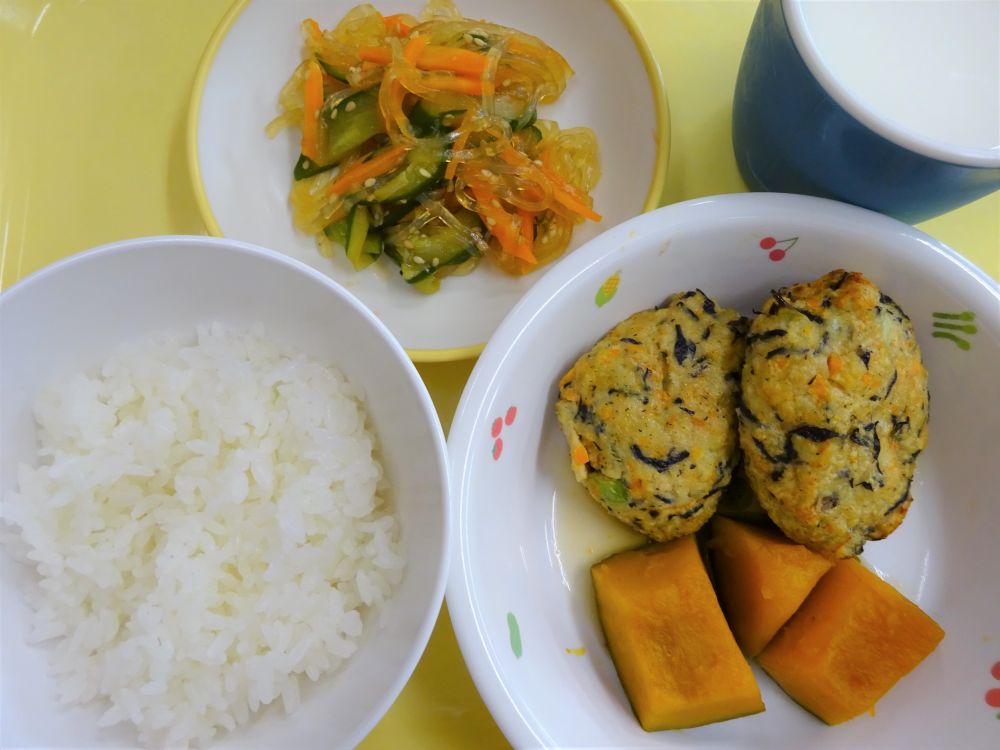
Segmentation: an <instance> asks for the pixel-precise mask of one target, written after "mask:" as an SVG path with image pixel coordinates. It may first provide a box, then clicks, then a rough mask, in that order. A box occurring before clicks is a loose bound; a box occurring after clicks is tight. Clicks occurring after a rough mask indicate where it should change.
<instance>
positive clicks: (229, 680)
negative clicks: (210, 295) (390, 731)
mask: <svg viewBox="0 0 1000 750" xmlns="http://www.w3.org/2000/svg"><path fill="white" fill-rule="evenodd" d="M35 417H36V420H37V422H38V427H39V442H40V450H39V459H40V461H39V464H38V465H37V466H35V467H32V466H28V465H25V464H21V465H20V467H19V471H18V485H19V491H18V492H15V493H11V494H10V495H9V496H8V497H7V498H5V502H4V504H3V508H2V514H3V517H4V520H5V521H6V522H7V523H8V524H11V525H12V526H13V527H14V528H15V529H16V530H17V531H18V537H19V539H18V541H20V542H21V543H22V544H21V547H22V549H21V554H22V555H23V556H24V559H26V560H27V561H29V562H30V563H31V564H32V565H33V566H34V567H35V569H36V570H37V573H38V576H39V582H38V588H37V590H36V591H34V592H30V600H31V603H32V606H33V608H34V609H35V611H36V618H35V621H34V623H33V632H32V640H34V641H39V642H40V641H50V642H51V643H52V645H53V651H52V657H51V665H52V673H53V675H55V676H57V677H58V682H57V686H58V692H59V700H60V702H61V703H64V704H68V703H77V702H88V701H91V700H93V699H95V698H97V699H99V700H100V702H101V703H102V704H103V708H104V713H103V716H102V717H101V719H100V724H101V725H102V726H109V725H113V724H116V723H119V722H130V723H131V724H133V725H135V727H136V729H137V730H138V737H139V740H140V742H141V743H142V744H144V745H165V746H169V747H177V746H184V745H187V744H188V743H191V742H197V743H205V742H207V741H209V740H210V739H212V737H213V736H215V735H216V733H217V732H218V731H219V730H222V729H227V730H228V729H233V728H234V727H236V726H237V725H238V724H242V723H244V722H246V721H247V720H248V718H249V717H250V715H251V714H252V713H254V712H255V711H257V710H258V709H259V708H260V707H261V706H262V705H267V704H269V703H271V702H272V701H275V700H277V699H280V701H281V703H282V704H283V706H284V709H285V711H286V712H290V711H293V710H294V709H295V708H296V707H297V705H298V703H299V690H300V679H301V678H303V677H305V678H307V679H309V680H313V681H315V680H317V679H319V678H320V677H322V676H323V675H324V674H327V673H329V672H331V671H333V670H336V669H337V667H338V665H340V663H341V662H342V661H343V660H345V659H348V658H350V656H351V655H352V654H353V653H354V652H355V651H356V649H357V648H358V644H359V641H360V640H361V638H362V637H363V635H364V631H365V628H366V623H370V622H371V620H372V617H373V615H374V614H375V613H376V612H377V611H378V609H379V607H380V606H381V605H382V603H383V602H384V601H385V600H386V599H387V598H388V597H389V596H391V593H392V589H393V586H394V585H395V584H397V583H398V582H399V580H400V578H401V575H402V571H403V567H404V558H403V554H402V550H401V548H400V543H399V539H398V537H399V524H398V520H397V519H396V518H395V516H394V515H393V512H392V509H390V508H388V507H386V503H385V501H384V500H383V498H384V496H385V493H384V490H385V489H386V488H385V482H384V479H383V472H382V468H381V466H380V464H379V461H378V460H377V458H376V450H377V449H376V443H375V438H374V436H373V434H372V432H371V431H370V430H369V429H368V427H367V425H366V420H367V416H366V411H365V407H364V405H363V404H362V403H361V401H360V394H359V393H357V392H356V391H355V390H354V389H353V388H352V386H351V385H350V383H349V382H348V381H347V380H346V379H345V378H344V377H343V375H342V374H340V373H339V372H338V371H337V370H336V369H334V368H333V367H331V366H329V365H327V364H325V363H322V362H320V361H318V360H317V359H315V358H312V357H308V356H305V355H302V354H290V353H288V352H285V351H282V349H281V348H280V347H279V346H278V345H277V344H276V343H275V342H274V341H273V340H272V339H271V338H269V337H268V336H267V335H266V334H265V332H264V331H263V330H262V329H261V328H260V327H256V328H255V329H254V330H251V331H237V330H230V329H228V328H226V327H225V326H223V325H220V324H218V323H214V324H212V325H204V326H200V327H199V328H198V330H197V339H196V341H194V342H183V341H180V340H179V339H177V338H176V337H168V338H161V339H158V340H152V341H147V342H144V343H142V344H139V345H133V346H130V347H128V348H126V349H123V350H121V351H119V352H117V353H116V354H114V355H113V356H112V357H111V358H110V359H108V360H107V361H106V362H105V363H104V364H103V366H102V367H101V368H100V371H99V372H96V373H92V374H88V375H84V374H78V375H76V376H74V377H72V378H71V379H69V380H66V381H63V382H60V383H58V384H56V385H54V386H53V387H50V388H48V389H47V390H45V391H44V392H43V393H42V395H41V396H40V398H39V399H38V400H37V403H36V406H35Z"/></svg>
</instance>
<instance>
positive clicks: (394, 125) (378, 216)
mask: <svg viewBox="0 0 1000 750" xmlns="http://www.w3.org/2000/svg"><path fill="white" fill-rule="evenodd" d="M302 30H303V34H304V37H305V46H304V49H303V61H302V63H301V64H300V65H299V66H298V67H297V68H296V69H295V72H294V73H293V74H292V76H291V78H290V79H289V80H288V82H287V83H286V84H285V86H284V88H283V89H282V91H281V94H280V96H279V103H280V106H281V110H282V114H280V115H279V116H278V117H277V118H276V119H275V120H273V121H272V122H271V123H270V124H269V125H268V128H267V133H268V135H270V136H272V137H273V136H274V135H275V134H277V133H278V132H279V131H280V130H282V129H283V128H285V127H287V126H289V125H295V126H298V127H300V128H301V130H302V144H301V151H302V153H301V155H300V156H299V159H298V161H297V162H296V164H295V166H294V170H293V176H294V183H293V186H292V191H291V204H292V217H293V220H294V222H295V226H296V227H298V229H300V230H301V231H303V232H306V233H308V234H311V235H314V236H315V237H316V240H317V244H318V246H319V250H320V252H321V253H322V254H324V255H327V256H331V255H332V254H333V249H334V246H335V245H342V246H343V247H344V248H345V251H346V254H347V258H348V260H349V261H350V262H351V265H352V266H353V267H354V268H355V269H356V270H361V269H363V268H365V267H367V266H368V265H370V264H372V263H374V262H375V261H376V260H377V259H378V258H379V257H380V256H381V255H383V254H384V255H386V256H387V257H388V258H389V259H390V260H391V261H393V262H394V263H396V265H398V266H399V271H400V274H401V275H402V277H403V279H404V280H405V281H406V282H407V283H409V284H410V285H411V286H413V287H414V288H416V289H418V290H420V291H422V292H425V293H432V292H435V291H437V290H438V288H439V287H440V284H441V279H442V278H443V277H445V276H448V275H451V274H464V273H468V272H469V271H471V270H472V269H473V268H474V267H475V266H476V265H477V264H478V263H479V260H480V258H482V257H483V256H484V255H486V256H488V257H489V258H490V259H491V260H492V261H493V262H494V263H495V264H496V265H497V266H498V267H499V268H501V269H502V270H503V271H505V272H507V273H509V274H513V275H521V274H525V273H529V272H530V271H533V270H535V269H536V268H538V267H540V266H541V265H543V264H545V263H547V262H549V261H551V260H553V259H555V258H556V257H558V256H559V255H561V254H562V253H563V252H564V251H565V250H566V248H567V246H568V245H569V241H570V237H571V235H572V232H573V226H574V225H575V224H578V223H580V222H582V221H584V220H586V219H590V220H592V221H600V220H601V216H600V214H598V213H597V212H595V211H594V209H593V208H592V200H591V197H590V195H589V193H590V191H591V190H592V189H593V188H594V186H595V185H596V183H597V181H598V179H599V177H600V165H599V162H598V148H597V139H596V137H595V135H594V133H593V131H592V130H590V129H589V128H582V127H581V128H571V129H567V130H561V129H560V128H559V126H558V125H557V124H556V123H555V122H554V121H550V120H539V119H537V107H538V105H540V104H545V103H548V102H552V101H555V100H556V99H557V98H558V97H559V95H560V94H561V93H562V92H563V90H564V89H565V87H566V80H567V79H568V78H569V76H570V75H572V73H573V71H572V69H571V68H570V67H569V65H568V64H567V63H566V61H565V60H564V59H563V57H562V56H561V55H560V54H559V53H558V52H556V51H555V50H553V49H552V48H551V47H549V46H548V45H546V44H545V43H544V42H543V41H542V40H540V39H538V38H536V37H534V36H530V35H528V34H524V33H521V32H519V31H515V30H513V29H509V28H506V27H503V26H498V25H495V24H491V23H487V22H484V21H475V20H471V19H466V18H463V17H462V16H461V15H460V14H459V12H458V11H457V10H456V9H455V6H454V5H453V4H452V3H451V1H450V0H431V2H429V3H428V4H427V6H426V7H425V9H424V11H423V13H422V14H421V17H420V18H419V19H417V18H415V17H413V16H410V15H406V14H397V15H390V16H383V15H382V14H381V13H379V12H378V11H377V10H375V8H373V7H372V6H371V5H359V6H358V7H356V8H354V9H353V10H351V11H350V12H349V13H348V14H347V15H346V16H345V17H344V18H343V19H342V20H341V21H340V23H339V24H337V26H336V27H335V28H334V29H332V30H326V31H324V30H322V29H321V28H320V26H319V24H318V23H317V22H316V21H314V20H312V19H307V20H305V21H303V23H302Z"/></svg>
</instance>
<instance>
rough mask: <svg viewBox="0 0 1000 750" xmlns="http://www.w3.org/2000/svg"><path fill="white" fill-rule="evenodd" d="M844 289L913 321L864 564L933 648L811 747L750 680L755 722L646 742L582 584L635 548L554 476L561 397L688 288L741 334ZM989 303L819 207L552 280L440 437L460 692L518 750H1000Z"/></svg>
mask: <svg viewBox="0 0 1000 750" xmlns="http://www.w3.org/2000/svg"><path fill="white" fill-rule="evenodd" d="M835 268H846V269H850V270H856V271H862V272H864V273H865V274H867V275H868V276H869V277H871V278H872V279H873V280H874V281H875V282H876V283H877V284H879V285H880V286H881V287H882V288H883V289H884V290H885V291H886V293H887V294H889V295H890V296H892V297H893V298H894V299H895V300H896V301H898V302H899V303H900V305H901V306H902V308H903V309H904V310H905V311H907V313H908V314H909V315H910V317H911V318H912V320H913V322H914V325H915V327H916V330H917V337H918V340H919V342H920V344H921V347H922V349H923V354H924V359H925V362H926V365H927V367H928V370H929V372H930V389H931V395H932V398H931V424H930V444H929V447H928V449H927V450H926V451H925V452H924V454H923V455H922V456H921V458H920V465H919V468H918V471H917V477H916V481H915V482H914V485H913V495H914V497H915V501H914V503H913V506H912V507H911V509H910V512H909V514H908V516H907V518H906V520H905V521H904V523H903V524H902V526H901V527H900V529H899V530H898V531H897V532H896V533H894V534H893V535H892V536H890V537H889V538H888V539H886V540H885V541H881V542H871V543H869V544H868V545H867V546H866V551H865V555H864V557H865V560H866V561H867V562H868V563H869V564H870V565H871V566H872V567H873V568H875V570H876V571H877V572H878V573H879V574H880V575H882V576H883V577H885V578H886V579H888V580H889V581H890V582H891V583H892V584H893V585H895V586H896V587H897V588H898V589H899V590H900V591H902V593H903V594H904V595H906V596H908V597H909V598H910V599H912V600H914V601H916V602H917V603H918V604H919V605H920V606H921V607H922V608H923V609H924V610H925V611H927V612H928V613H929V614H930V615H931V616H932V617H934V618H935V619H936V620H937V621H938V622H939V623H940V624H941V625H942V627H943V628H944V629H945V631H946V633H947V635H946V637H945V639H944V641H943V643H942V644H941V645H940V646H939V648H938V649H937V650H936V651H935V652H934V653H933V654H932V655H931V656H930V657H929V658H928V659H927V660H926V661H925V662H924V663H923V664H921V665H920V666H919V667H918V668H917V669H916V670H915V671H914V672H913V673H912V674H910V675H909V676H907V677H906V678H904V679H903V680H902V681H901V682H900V683H899V684H898V685H897V686H896V688H895V689H894V690H892V691H891V692H890V693H889V694H888V695H887V696H886V697H885V698H883V700H881V701H880V702H879V704H878V712H877V715H876V716H862V717H860V718H857V719H855V720H853V721H851V722H849V723H847V724H844V725H841V726H837V727H827V726H826V725H824V724H823V723H822V722H820V721H819V720H818V719H816V718H814V717H813V716H811V715H810V714H809V713H807V712H806V711H805V710H804V709H802V708H800V707H798V706H797V705H796V704H795V703H794V702H792V700H791V699H790V698H788V697H787V696H786V695H785V694H784V693H782V692H781V690H780V689H779V688H778V687H777V686H776V685H775V683H773V682H772V681H771V680H770V679H769V678H768V677H767V676H766V675H764V674H763V672H762V671H760V670H759V669H757V668H756V667H755V671H756V674H757V677H758V682H759V684H760V686H761V690H762V694H763V697H764V701H765V703H766V705H767V710H766V712H765V713H762V714H758V715H756V716H750V717H746V718H742V719H736V720H733V721H729V722H724V723H720V724H715V725H711V726H707V727H701V728H698V729H689V730H684V731H677V732H666V733H656V734H647V733H645V732H643V731H642V729H641V728H640V727H639V725H638V722H637V721H636V720H635V718H634V717H633V715H632V712H631V710H630V708H629V704H628V701H627V700H626V697H625V694H624V692H623V690H622V688H621V686H620V684H619V681H618V678H617V676H616V674H615V670H614V666H613V664H612V662H611V659H610V657H609V655H608V652H607V649H606V647H605V644H604V639H603V636H602V633H601V629H600V626H599V623H598V621H597V618H596V613H595V609H594V603H593V590H592V586H591V583H590V578H589V569H590V566H591V565H592V564H593V563H595V562H597V561H598V560H600V559H602V558H603V557H604V556H606V555H607V554H609V553H611V552H613V551H617V550H620V549H623V548H627V547H629V546H635V545H637V544H639V543H640V538H639V537H637V536H636V535H634V534H633V533H632V532H631V531H629V530H628V529H626V528H625V527H624V526H621V525H619V524H618V523H617V522H616V521H614V520H613V519H611V518H610V517H608V516H606V515H605V514H604V513H603V512H602V511H601V510H600V509H599V508H598V507H597V505H596V503H594V502H593V501H592V500H591V499H590V498H589V496H587V494H586V492H585V491H584V490H583V488H582V487H580V486H579V485H578V484H577V483H576V482H575V481H574V480H573V477H572V474H571V472H570V467H569V458H568V451H567V448H566V444H565V440H564V438H563V435H562V433H561V431H560V429H559V427H558V425H557V423H556V420H555V416H554V410H553V408H552V407H553V403H554V400H555V397H556V393H557V381H558V379H559V377H560V376H561V375H562V374H563V373H564V372H565V371H566V370H567V369H568V368H569V366H570V365H571V364H572V363H573V362H574V361H575V359H576V358H577V357H578V356H579V355H580V354H581V353H583V352H584V351H585V350H587V349H588V348H589V347H590V346H592V344H593V343H594V342H595V341H596V340H597V339H598V338H599V337H600V336H602V335H603V334H604V333H605V332H606V331H607V330H608V329H609V328H611V326H612V325H613V324H614V323H616V322H618V321H619V320H621V319H623V318H625V317H627V316H628V315H629V314H631V313H633V312H635V311H637V310H640V309H643V308H648V307H651V306H653V305H655V304H656V303H658V302H660V301H661V300H662V299H663V298H664V297H666V296H667V295H668V294H670V293H672V292H675V291H679V290H685V289H691V288H694V287H700V288H701V289H703V290H705V292H706V293H707V294H709V295H710V296H712V297H714V298H715V299H716V300H717V301H718V302H720V303H721V304H724V305H727V306H730V307H735V308H737V309H739V310H741V311H742V312H743V313H744V314H750V313H751V310H752V308H753V307H754V306H756V305H759V304H760V303H761V302H762V301H763V300H764V299H765V298H766V297H767V295H768V292H769V290H770V289H773V288H777V287H779V286H781V285H784V284H789V283H793V282H796V281H805V280H810V279H813V278H817V277H819V276H820V275H822V274H823V273H825V272H827V271H830V270H833V269H835ZM998 373H1000V288H998V285H997V284H996V282H994V281H992V280H990V279H989V278H987V277H986V275H985V274H983V273H982V272H981V271H979V270H978V269H976V268H974V267H973V266H971V265H970V264H969V263H967V262H966V261H964V260H963V259H962V258H961V257H959V256H958V255H957V254H956V253H955V252H954V251H952V250H950V249H949V248H947V247H945V246H943V245H942V244H941V243H939V242H937V241H936V240H934V239H932V238H930V237H928V236H927V235H925V234H923V233H921V232H919V231H917V230H915V229H913V228H912V227H909V226H907V225H904V224H901V223H899V222H897V221H895V220H892V219H888V218H886V217H884V216H881V215H878V214H875V213H871V212H868V211H865V210H863V209H858V208H854V207H851V206H846V205H843V204H839V203H834V202H832V201H826V200H821V199H817V198H806V197H802V196H791V195H778V194H744V195H734V196H720V197H715V198H706V199H701V200H696V201H689V202H687V203H682V204H678V205H674V206H669V207H666V208H662V209H659V210H657V211H654V212H652V213H649V214H645V215H643V216H640V217H638V218H636V219H633V220H632V221H629V222H627V223H625V224H623V225H621V226H619V227H616V228H615V229H613V230H611V231H609V232H607V233H605V234H604V235H602V236H601V237H599V238H597V239H595V240H593V241H591V242H590V243H588V244H587V245H586V246H584V247H583V248H581V249H580V250H579V251H577V252H576V253H574V254H573V255H572V256H570V257H569V258H567V259H566V260H564V261H563V262H561V263H560V264H559V265H558V266H556V267H555V268H554V269H553V270H552V271H550V272H549V273H548V274H547V275H546V276H545V277H544V278H543V279H542V280H541V281H539V283H538V284H537V285H536V286H535V287H534V288H533V289H532V290H531V291H530V292H529V293H528V294H527V295H526V296H525V298H524V299H523V300H522V301H521V302H520V303H519V304H518V305H517V306H516V307H515V308H514V309H513V310H512V311H511V313H510V315H508V316H507V318H506V320H505V321H504V322H503V323H502V324H501V326H500V327H499V328H498V330H497V332H496V334H495V335H494V336H493V338H492V339H491V340H490V342H489V344H488V345H487V347H486V350H485V351H484V352H483V354H482V356H481V357H480V359H479V362H478V363H477V365H476V368H475V370H474V371H473V373H472V377H471V378H470V380H469V383H468V386H467V387H466V390H465V393H464V394H463V397H462V401H461V403H460V405H459V409H458V413H457V415H456V417H455V420H454V423H453V425H452V429H451V435H450V438H449V450H450V460H451V481H452V491H453V494H454V496H455V504H454V506H453V507H454V512H455V513H456V516H455V519H454V524H453V529H454V539H453V541H454V548H453V553H454V557H453V564H452V572H451V577H450V580H449V588H448V604H449V610H450V612H451V617H452V621H453V622H454V625H455V630H456V633H457V634H458V639H459V642H460V644H461V647H462V651H463V653H464V655H465V658H466V661H467V663H468V664H469V668H470V670H471V672H472V675H473V677H474V679H475V681H476V684H477V686H478V687H479V690H480V692H481V693H482V695H483V698H484V699H485V701H486V703H487V705H488V706H489V708H490V710H491V711H492V712H493V715H494V717H495V718H496V719H497V721H498V723H499V725H500V727H501V728H502V729H503V731H504V732H505V734H506V735H507V737H508V739H510V740H511V742H513V743H514V744H515V745H516V746H518V747H537V746H543V747H560V748H570V747H614V748H624V747H654V746H658V747H664V746H669V747H698V748H700V749H702V750H706V749H707V748H732V747H754V748H759V747H767V748H803V747H808V748H856V747H878V748H882V747H914V748H917V747H919V748H940V747H949V746H954V743H955V742H956V739H957V738H961V739H960V740H957V741H958V743H959V744H960V745H961V746H962V747H965V748H986V747H992V748H995V747H1000V721H998V718H1000V715H998V713H997V711H998V708H1000V705H998V704H1000V574H998V571H1000V544H998V541H1000V537H998V534H1000V496H998V493H997V484H998V479H1000V475H998V473H997V468H996V467H997V457H998V453H1000V451H998V448H1000V376H998Z"/></svg>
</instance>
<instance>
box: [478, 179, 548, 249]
mask: <svg viewBox="0 0 1000 750" xmlns="http://www.w3.org/2000/svg"><path fill="white" fill-rule="evenodd" d="M469 187H470V188H471V190H472V195H473V197H474V198H475V199H476V204H477V206H476V213H478V214H479V215H480V216H482V217H483V218H484V219H485V220H486V226H487V228H488V229H489V231H490V232H491V233H492V234H493V236H494V237H496V238H497V241H498V242H499V243H500V247H501V248H503V251H504V252H505V253H507V254H508V255H512V256H514V257H515V258H520V259H521V260H523V261H525V262H526V263H537V262H538V261H537V259H536V258H535V254H534V252H533V251H532V249H531V247H530V246H529V245H528V244H527V243H526V242H524V238H523V236H522V234H521V230H520V229H519V228H518V226H517V222H515V221H514V218H515V215H514V214H510V213H508V212H507V211H505V210H504V208H503V206H501V205H500V202H499V201H498V200H497V197H496V195H495V194H494V193H493V191H492V190H490V188H489V187H487V186H486V185H485V184H483V183H481V182H476V183H471V184H470V185H469Z"/></svg>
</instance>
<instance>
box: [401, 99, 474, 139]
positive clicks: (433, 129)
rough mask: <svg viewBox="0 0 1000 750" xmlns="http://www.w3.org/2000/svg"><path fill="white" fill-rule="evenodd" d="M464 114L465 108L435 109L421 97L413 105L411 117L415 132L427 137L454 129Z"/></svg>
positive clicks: (419, 136)
mask: <svg viewBox="0 0 1000 750" xmlns="http://www.w3.org/2000/svg"><path fill="white" fill-rule="evenodd" d="M464 115H465V110H464V109H448V110H443V111H440V112H438V111H435V108H434V107H433V106H431V105H430V104H428V103H427V102H425V101H424V100H422V99H421V100H420V101H418V102H417V103H416V104H415V105H413V109H411V110H410V114H409V117H410V125H411V126H412V127H413V134H414V135H415V136H417V138H427V137H429V136H433V135H441V134H442V133H445V132H447V131H449V130H454V129H455V128H457V127H458V126H459V124H460V123H461V122H462V117H463V116H464Z"/></svg>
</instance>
